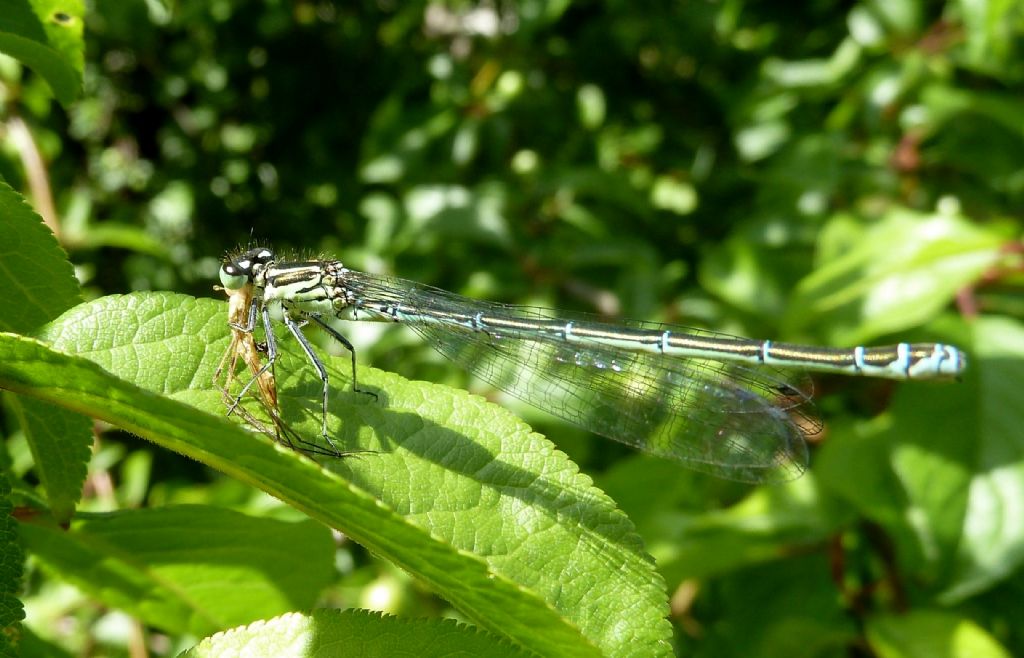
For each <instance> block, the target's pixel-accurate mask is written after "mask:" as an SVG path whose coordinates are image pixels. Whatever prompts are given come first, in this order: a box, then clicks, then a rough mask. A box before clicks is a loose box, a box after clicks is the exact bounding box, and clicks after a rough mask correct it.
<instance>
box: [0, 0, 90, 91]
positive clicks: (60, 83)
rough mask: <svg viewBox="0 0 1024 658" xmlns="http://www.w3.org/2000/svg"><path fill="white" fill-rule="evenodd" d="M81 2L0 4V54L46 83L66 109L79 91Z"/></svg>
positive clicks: (2, 0)
mask: <svg viewBox="0 0 1024 658" xmlns="http://www.w3.org/2000/svg"><path fill="white" fill-rule="evenodd" d="M84 16H85V7H84V4H83V3H82V1H81V0H0V51H2V52H5V53H7V54H8V55H10V56H11V57H14V58H15V59H19V60H21V61H22V62H24V63H25V64H26V65H27V66H29V67H30V68H32V69H34V70H35V71H36V72H37V73H39V74H40V75H42V76H43V78H45V79H46V82H47V83H48V84H49V85H50V88H51V89H52V90H53V94H54V96H56V97H57V100H58V101H60V103H61V105H64V106H65V107H67V106H68V105H70V104H71V103H72V101H74V100H75V98H76V97H77V96H78V93H79V91H81V88H82V69H83V68H84V59H83V52H84V50H85V44H84V43H83V41H82V21H83V18H84Z"/></svg>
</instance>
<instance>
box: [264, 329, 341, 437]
mask: <svg viewBox="0 0 1024 658" xmlns="http://www.w3.org/2000/svg"><path fill="white" fill-rule="evenodd" d="M284 325H285V326H286V327H288V331H290V332H292V336H295V340H297V341H298V342H299V346H300V347H302V351H303V352H305V353H306V358H307V359H309V362H310V363H312V364H313V367H314V368H315V369H316V373H317V377H319V378H320V382H321V383H322V384H323V402H322V406H321V408H320V417H321V430H320V431H321V434H323V437H324V440H326V441H327V443H328V444H330V446H331V448H333V449H334V450H335V452H336V453H338V454H341V451H340V450H338V447H337V446H336V445H334V442H333V441H331V437H330V436H328V435H327V395H328V391H329V390H330V384H329V377H328V376H327V368H325V367H324V364H323V363H322V362H321V361H320V359H319V357H317V355H316V352H315V351H314V350H313V346H312V345H310V344H309V340H308V339H307V338H306V335H305V334H303V333H302V325H300V324H299V323H298V322H296V321H295V320H293V319H292V318H291V317H290V316H289V315H288V314H287V313H285V315H284ZM268 347H269V346H268Z"/></svg>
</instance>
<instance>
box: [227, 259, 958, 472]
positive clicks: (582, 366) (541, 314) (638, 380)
mask: <svg viewBox="0 0 1024 658" xmlns="http://www.w3.org/2000/svg"><path fill="white" fill-rule="evenodd" d="M220 279H221V283H222V284H223V285H224V287H225V288H226V289H227V290H228V291H229V292H230V291H232V290H240V289H243V288H244V287H245V286H251V291H252V292H251V296H252V297H251V302H250V303H249V307H248V313H247V319H246V320H245V322H244V324H243V323H235V324H233V325H232V326H233V327H235V328H236V329H237V330H239V331H241V332H243V333H247V334H251V333H252V331H253V330H254V329H255V327H256V325H257V322H260V323H262V326H263V328H264V330H265V332H266V341H267V361H266V363H265V364H264V365H263V366H262V367H261V368H260V369H259V371H258V372H256V373H255V374H254V375H253V377H252V378H251V379H250V380H249V382H248V383H247V384H246V385H245V386H244V387H243V388H242V390H241V392H240V393H239V396H238V399H240V398H241V396H242V395H244V394H245V393H246V391H248V390H249V389H250V388H251V387H252V386H254V385H259V382H260V381H261V377H262V376H263V375H264V373H266V372H268V371H269V370H270V369H271V368H272V367H273V364H274V360H275V359H276V356H277V347H276V339H275V337H274V332H273V324H272V319H271V311H272V310H273V311H274V312H275V315H276V314H277V312H278V311H280V313H281V317H282V318H283V322H284V325H285V326H286V327H287V329H288V330H289V332H290V333H291V334H292V336H294V338H295V339H296V340H297V341H298V343H299V345H300V346H301V347H302V350H303V352H304V353H305V355H306V357H307V358H308V359H309V361H310V362H311V363H312V365H313V367H314V368H315V370H316V372H317V376H318V377H319V379H320V381H321V383H322V385H323V399H322V413H321V426H322V429H321V431H322V433H323V436H324V438H325V439H326V440H327V442H328V444H329V445H331V447H332V448H333V447H334V444H333V443H332V442H331V441H330V437H329V436H328V432H327V398H328V391H329V385H328V376H327V371H326V369H325V368H324V365H323V363H322V362H321V361H320V359H319V357H317V355H316V352H315V351H314V349H313V347H312V346H311V345H310V343H309V341H308V340H307V339H306V337H305V335H304V334H303V332H302V329H303V327H304V326H305V325H306V324H309V323H310V322H312V323H313V324H316V325H319V326H320V327H321V328H323V329H324V330H325V331H327V332H328V333H329V334H330V335H331V336H333V337H334V338H335V339H337V340H338V341H339V342H341V343H342V345H344V346H345V347H346V348H348V350H349V351H350V353H351V357H352V359H351V360H352V377H353V386H355V381H356V380H355V360H356V359H355V353H354V351H353V350H352V345H351V343H349V341H348V340H346V339H345V337H344V336H342V335H341V334H340V333H338V332H337V331H336V330H335V329H333V328H332V327H331V326H329V325H328V324H327V319H342V320H356V321H378V322H399V323H403V324H405V325H408V326H409V327H411V328H412V330H413V331H415V332H416V333H417V334H419V335H420V336H421V337H422V338H424V339H425V340H426V341H427V342H428V343H430V344H431V345H432V346H433V347H434V348H435V349H437V350H438V351H439V352H440V353H441V354H443V355H444V356H446V357H447V358H449V359H451V360H452V361H454V362H456V363H458V364H459V365H461V366H463V367H464V368H466V369H467V370H468V371H469V372H471V373H473V374H474V375H476V376H477V377H479V378H480V379H482V380H484V381H486V382H488V383H490V384H492V385H494V386H496V387H497V388H499V389H502V390H504V391H506V392H507V393H510V394H511V395H513V396H515V397H518V398H520V399H522V400H524V401H526V402H528V403H530V404H532V405H534V406H537V407H539V408H541V409H544V410H546V411H549V412H551V413H553V414H554V415H556V416H560V417H561V418H564V419H565V420H568V421H569V422H571V423H574V424H576V425H578V426H580V427H582V428H584V429H587V430H590V431H592V432H594V433H596V434H601V435H603V436H606V437H608V438H611V439H614V440H616V441H620V442H622V443H624V444H626V445H629V446H632V447H634V448H637V449H639V450H641V451H644V452H648V453H651V454H654V455H659V456H662V457H668V458H670V459H675V460H678V461H680V462H682V463H684V464H686V465H687V466H689V467H691V468H695V469H697V470H701V471H704V472H708V473H712V474H715V475H718V476H721V477H725V478H729V479H734V480H740V481H747V482H766V481H781V480H788V479H792V478H795V477H799V475H800V474H802V473H803V471H804V470H805V468H806V465H807V445H806V436H809V435H813V434H815V433H817V432H818V431H819V430H820V427H821V425H820V423H819V422H818V421H817V419H816V418H815V417H814V413H813V405H811V403H810V394H809V393H808V391H809V389H810V386H809V382H808V379H807V377H806V373H805V372H804V371H806V370H818V371H826V372H837V373H844V374H850V375H868V376H874V377H886V378H891V379H935V378H954V377H957V376H959V374H960V373H961V372H962V371H963V369H964V368H965V366H966V358H965V356H964V354H963V353H962V352H961V351H960V350H959V349H957V348H956V347H953V346H950V345H944V344H936V343H914V344H911V343H900V344H898V345H892V346H887V347H855V348H852V349H835V348H825V347H810V346H804V345H796V344H790V343H776V342H773V341H768V340H751V339H746V338H737V337H734V336H728V335H725V334H719V333H715V332H711V331H704V330H699V329H690V328H686V327H681V326H673V325H664V324H656V323H651V322H637V321H624V322H620V323H616V324H610V323H607V322H604V321H602V320H601V319H600V318H599V317H598V316H594V315H589V314H581V313H575V314H570V313H563V312H561V311H554V310H549V309H543V308H534V307H526V306H512V305H506V304H498V303H494V302H487V301H480V300H475V299H470V298H467V297H463V296H461V295H457V294H454V293H451V292H447V291H444V290H440V289H438V288H432V287H430V286H426V285H423V284H419V283H415V282H412V281H406V280H403V279H398V278H394V277H389V276H381V275H375V274H368V273H365V272H359V271H356V270H350V269H348V268H346V267H345V266H344V265H343V264H342V263H341V262H340V261H336V260H307V261H278V260H276V259H275V257H274V253H273V252H272V251H271V250H269V249H265V248H258V249H250V250H248V251H246V252H244V253H242V254H239V255H236V256H233V257H229V258H227V259H226V260H225V261H224V263H223V264H222V266H221V271H220ZM356 390H357V391H358V390H359V389H358V388H357V387H356ZM236 405H237V400H236V401H235V402H234V404H233V405H232V408H234V407H235V406H236Z"/></svg>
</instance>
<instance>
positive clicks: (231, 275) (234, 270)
mask: <svg viewBox="0 0 1024 658" xmlns="http://www.w3.org/2000/svg"><path fill="white" fill-rule="evenodd" d="M251 275H252V261H251V260H250V259H249V258H247V257H245V256H243V257H242V258H239V259H238V260H229V261H227V262H226V263H224V264H223V265H221V266H220V283H221V285H222V286H224V288H225V289H227V290H240V289H241V288H243V287H244V286H245V285H246V284H247V283H249V278H250V276H251Z"/></svg>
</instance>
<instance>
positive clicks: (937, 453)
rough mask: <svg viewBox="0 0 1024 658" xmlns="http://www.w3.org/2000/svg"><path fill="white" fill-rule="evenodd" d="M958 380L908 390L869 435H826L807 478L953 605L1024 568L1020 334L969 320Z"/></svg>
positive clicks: (999, 323) (1023, 336) (1000, 322)
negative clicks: (892, 540) (824, 486)
mask: <svg viewBox="0 0 1024 658" xmlns="http://www.w3.org/2000/svg"><path fill="white" fill-rule="evenodd" d="M970 330H971V333H972V334H973V335H972V337H971V339H970V340H969V341H967V342H966V344H967V345H968V346H969V345H972V344H973V345H974V346H975V347H974V349H973V350H972V351H971V361H970V363H969V365H968V370H967V372H966V374H965V377H964V381H963V382H962V383H959V384H927V383H908V384H906V385H903V386H901V387H900V388H899V389H898V391H897V392H896V394H895V395H894V396H893V400H892V404H891V406H890V408H889V410H888V411H887V412H886V414H885V415H884V416H882V417H881V418H879V420H878V421H877V422H876V423H875V424H874V427H873V430H874V434H873V435H867V436H864V435H862V436H853V435H850V434H846V435H844V433H843V432H841V431H838V430H837V431H834V432H833V433H832V436H831V437H830V440H829V442H828V444H827V445H826V446H825V448H824V449H822V450H821V451H820V452H819V454H818V456H817V459H816V463H815V473H816V474H818V475H819V476H820V479H821V481H822V482H827V483H828V487H829V488H830V489H832V490H834V491H835V492H837V493H838V494H839V495H840V496H842V497H843V498H845V499H846V500H847V502H848V503H849V504H851V505H852V506H854V507H856V508H858V509H859V510H861V512H862V513H863V514H864V515H866V516H868V517H869V518H872V519H874V520H876V521H877V522H879V523H881V524H882V525H884V526H885V527H886V528H887V530H888V531H889V532H890V533H891V534H892V535H894V536H896V537H900V538H901V540H900V542H899V544H900V545H901V546H903V547H904V551H903V554H902V555H901V558H902V560H903V562H904V563H905V568H906V569H907V570H908V571H913V572H915V573H916V574H917V575H916V578H915V580H916V581H918V582H923V583H925V584H927V585H928V586H930V587H932V588H933V589H935V590H936V593H937V594H938V595H939V599H940V600H941V601H943V602H945V603H957V602H959V601H962V600H964V599H965V598H967V597H969V596H972V595H974V594H977V593H978V592H979V591H982V590H984V589H986V588H989V587H992V586H994V585H996V584H997V583H999V582H1002V581H1003V580H1004V579H1005V578H1006V577H1007V576H1008V575H1009V574H1011V573H1013V572H1015V571H1017V570H1019V569H1020V566H1021V565H1022V564H1024V516H1022V513H1021V510H1020V507H1019V505H1018V504H1017V501H1018V500H1019V499H1020V492H1021V491H1024V445H1022V444H1021V442H1020V438H1019V437H1020V435H1021V432H1020V428H1021V427H1024V409H1022V407H1021V405H1020V404H1019V403H1018V400H1019V396H1020V391H1021V387H1022V386H1024V330H1022V329H1021V327H1020V326H1019V324H1017V323H1015V322H1012V321H1009V320H1004V319H998V318H989V319H983V318H979V319H977V320H976V321H974V323H973V324H972V325H971V327H970Z"/></svg>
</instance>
